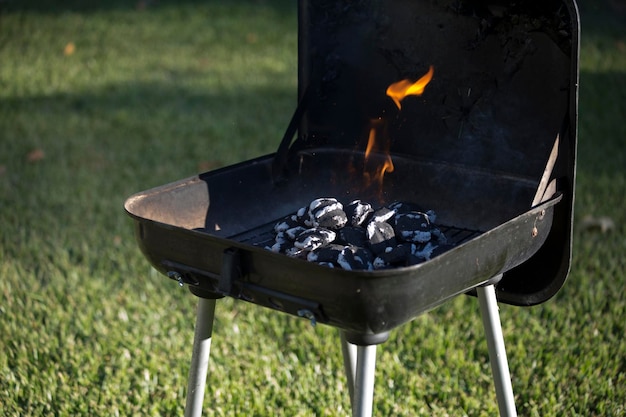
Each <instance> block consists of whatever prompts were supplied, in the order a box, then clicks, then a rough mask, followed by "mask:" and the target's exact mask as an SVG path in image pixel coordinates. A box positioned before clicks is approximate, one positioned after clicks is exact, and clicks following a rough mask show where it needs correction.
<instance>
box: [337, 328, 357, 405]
mask: <svg viewBox="0 0 626 417" xmlns="http://www.w3.org/2000/svg"><path fill="white" fill-rule="evenodd" d="M340 336H341V353H342V354H343V368H344V370H345V372H346V379H347V382H348V393H349V394H350V405H351V406H352V409H354V380H355V379H356V350H357V349H356V345H353V344H352V343H350V342H348V340H347V339H346V334H345V333H344V332H343V331H340Z"/></svg>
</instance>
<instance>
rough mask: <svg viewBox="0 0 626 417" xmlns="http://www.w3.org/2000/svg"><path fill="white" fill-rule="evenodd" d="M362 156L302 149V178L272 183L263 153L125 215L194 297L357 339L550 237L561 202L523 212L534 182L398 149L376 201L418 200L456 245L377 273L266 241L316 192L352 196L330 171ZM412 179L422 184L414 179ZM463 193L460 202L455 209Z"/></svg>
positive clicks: (151, 196)
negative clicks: (330, 263)
mask: <svg viewBox="0 0 626 417" xmlns="http://www.w3.org/2000/svg"><path fill="white" fill-rule="evenodd" d="M360 156H361V155H359V154H355V153H353V152H349V151H337V150H333V149H318V150H315V151H307V152H302V153H300V155H298V157H297V158H294V159H293V161H294V163H297V166H298V171H299V174H298V175H297V176H295V175H294V176H293V177H292V178H291V179H290V181H289V182H287V183H283V184H279V185H276V184H274V182H273V181H272V162H273V155H269V156H266V157H262V158H259V159H256V160H252V161H247V162H245V163H242V164H238V165H234V166H231V167H227V168H224V169H221V170H216V171H212V172H209V173H206V174H202V175H199V176H196V177H192V178H189V179H186V180H182V181H179V182H175V183H173V184H169V185H165V186H162V187H158V188H155V189H152V190H149V191H146V192H142V193H139V194H136V195H135V196H132V197H131V198H129V199H128V201H127V203H126V210H127V211H128V213H129V214H131V216H132V217H133V218H134V219H135V220H136V221H135V227H136V232H137V233H136V234H137V238H138V241H139V244H140V247H141V249H142V250H143V252H144V254H145V255H146V256H147V257H148V259H149V260H150V261H151V263H152V264H153V265H154V266H155V267H156V268H157V269H158V270H159V271H161V272H163V273H165V274H168V275H170V276H172V277H176V278H177V279H178V278H179V277H181V279H182V280H183V281H184V282H186V283H188V284H189V287H190V289H191V291H192V292H193V293H194V294H197V295H200V296H204V297H219V296H222V295H228V296H231V297H235V298H239V299H242V300H245V301H249V302H253V303H255V304H259V305H263V306H266V307H270V308H273V309H276V310H280V311H285V312H287V313H290V314H293V315H304V314H306V315H307V317H309V318H314V319H315V321H316V322H320V323H327V324H330V325H333V326H337V327H339V328H342V329H344V330H346V331H348V334H350V335H351V340H354V341H359V342H360V343H363V342H364V341H370V342H371V341H376V340H379V339H380V340H384V338H386V334H387V332H388V331H389V330H390V329H392V328H394V327H396V326H398V325H400V324H402V323H404V322H406V321H408V320H411V319H412V318H414V317H416V316H417V315H418V314H420V313H422V312H424V311H426V310H428V309H431V308H433V307H435V306H437V305H439V304H441V303H442V302H444V301H445V300H447V299H449V298H451V297H453V296H455V295H458V294H460V293H463V292H466V291H468V290H470V289H472V288H474V287H475V286H477V285H480V284H483V283H485V282H487V281H488V280H490V279H491V278H492V277H494V276H496V275H498V274H500V273H502V272H504V271H507V270H509V269H511V268H513V267H515V266H517V265H519V264H521V263H523V262H524V261H526V260H527V259H528V258H529V257H531V256H532V255H533V254H534V253H535V252H536V251H537V250H538V249H539V248H540V247H541V246H542V244H543V243H544V242H545V240H546V238H547V236H548V234H549V232H550V229H551V226H552V218H553V215H554V208H555V206H556V205H557V203H558V202H559V201H561V200H562V196H561V195H560V194H557V195H555V196H553V197H552V198H550V199H549V200H548V201H546V202H544V203H542V204H540V205H538V206H536V207H534V208H532V209H530V210H528V207H529V204H528V201H530V200H531V199H532V194H533V193H534V191H535V190H534V184H533V183H532V182H529V181H526V180H523V179H519V178H517V179H516V178H511V177H507V176H495V175H492V174H491V173H485V172H482V171H471V170H468V169H467V168H465V167H451V166H450V165H449V164H445V165H438V164H433V163H429V162H423V163H419V162H416V161H415V159H405V158H402V157H398V156H394V163H395V165H396V170H395V171H394V175H390V176H389V177H388V178H386V179H385V192H384V193H383V195H382V198H383V201H381V202H382V203H390V202H393V201H412V202H414V201H419V202H420V204H422V205H424V206H426V207H429V208H432V209H434V210H435V211H436V212H437V213H438V223H439V224H441V225H443V226H444V229H445V228H447V229H449V230H448V232H446V235H447V237H448V238H449V239H450V241H451V243H455V244H456V245H457V246H456V247H455V248H453V249H452V250H450V251H448V252H445V253H444V254H442V255H439V256H438V257H435V258H433V259H432V260H430V261H427V262H424V263H422V264H418V265H414V266H410V267H403V268H395V269H389V270H378V271H343V270H339V269H332V268H327V267H324V266H319V265H317V264H313V263H309V262H307V261H304V260H300V259H294V258H289V257H287V256H285V255H281V254H276V253H273V252H271V251H268V250H267V249H265V248H264V245H263V243H264V240H265V239H267V236H268V234H269V230H270V229H271V227H273V225H274V223H275V221H276V220H277V219H280V218H282V217H284V216H285V215H287V214H290V213H293V212H295V211H296V210H297V209H298V208H300V207H301V206H303V205H305V204H307V203H308V202H309V201H311V200H312V199H313V198H315V197H317V196H320V195H332V196H336V197H338V198H343V199H348V198H351V197H352V196H353V195H354V191H353V190H354V189H355V182H354V180H353V179H351V178H350V177H349V176H339V175H336V173H337V171H336V170H335V169H330V168H331V167H335V166H337V165H338V164H341V163H344V164H345V161H346V159H349V158H358V157H360ZM295 168H296V167H295V166H294V167H293V169H294V170H295ZM320 168H322V169H320ZM325 168H328V169H325ZM414 178H428V179H429V181H425V182H424V184H423V185H420V186H415V184H414V180H413V179H414ZM444 180H445V184H446V186H445V187H444V185H443V184H441V183H440V181H444ZM467 184H482V186H481V187H477V186H473V187H467V186H466V185H467ZM356 188H357V189H359V187H358V184H357V187H356ZM372 192H374V191H372ZM459 195H463V196H464V197H463V199H462V200H463V201H467V204H453V201H457V200H458V198H459ZM358 197H361V198H365V199H367V198H370V199H376V198H379V197H380V196H378V195H376V194H372V195H359V196H358ZM518 205H519V206H523V207H524V209H521V207H516V206H518ZM517 211H520V212H521V213H522V214H518V213H517ZM264 236H265V237H264Z"/></svg>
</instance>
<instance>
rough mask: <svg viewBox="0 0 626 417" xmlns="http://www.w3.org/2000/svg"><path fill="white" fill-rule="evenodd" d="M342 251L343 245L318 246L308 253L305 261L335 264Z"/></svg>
mask: <svg viewBox="0 0 626 417" xmlns="http://www.w3.org/2000/svg"><path fill="white" fill-rule="evenodd" d="M343 249H344V246H343V245H335V244H330V245H327V246H320V247H319V248H317V249H314V250H312V251H311V252H309V253H308V255H307V257H306V259H307V260H308V261H309V262H318V263H320V262H330V263H336V262H337V258H338V257H339V254H340V253H341V251H342V250H343Z"/></svg>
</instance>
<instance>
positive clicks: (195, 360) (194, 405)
mask: <svg viewBox="0 0 626 417" xmlns="http://www.w3.org/2000/svg"><path fill="white" fill-rule="evenodd" d="M214 316H215V299H209V298H201V297H199V298H198V309H197V313H196V330H195V334H194V338H193V354H192V356H191V367H190V369H189V381H188V383H187V403H186V404H185V417H200V415H202V401H203V400H204V387H205V385H206V375H207V369H208V367H209V354H210V352H211V334H212V333H213V317H214Z"/></svg>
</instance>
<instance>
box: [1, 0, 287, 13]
mask: <svg viewBox="0 0 626 417" xmlns="http://www.w3.org/2000/svg"><path fill="white" fill-rule="evenodd" d="M211 3H213V4H215V5H223V4H225V3H227V4H228V5H229V6H237V7H238V6H263V7H271V8H273V9H275V11H276V12H279V13H280V12H283V11H284V12H285V14H293V9H294V8H295V6H296V2H295V1H292V0H229V1H228V2H223V1H220V0H111V1H106V0H97V1H83V0H68V1H63V2H60V1H58V0H19V1H18V0H0V14H1V13H20V12H23V13H31V12H34V13H46V14H61V13H67V12H73V13H82V14H90V13H97V12H102V11H113V10H121V11H129V10H140V11H141V10H146V9H159V8H164V7H167V8H169V7H180V6H184V5H198V6H206V5H210V4H211Z"/></svg>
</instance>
